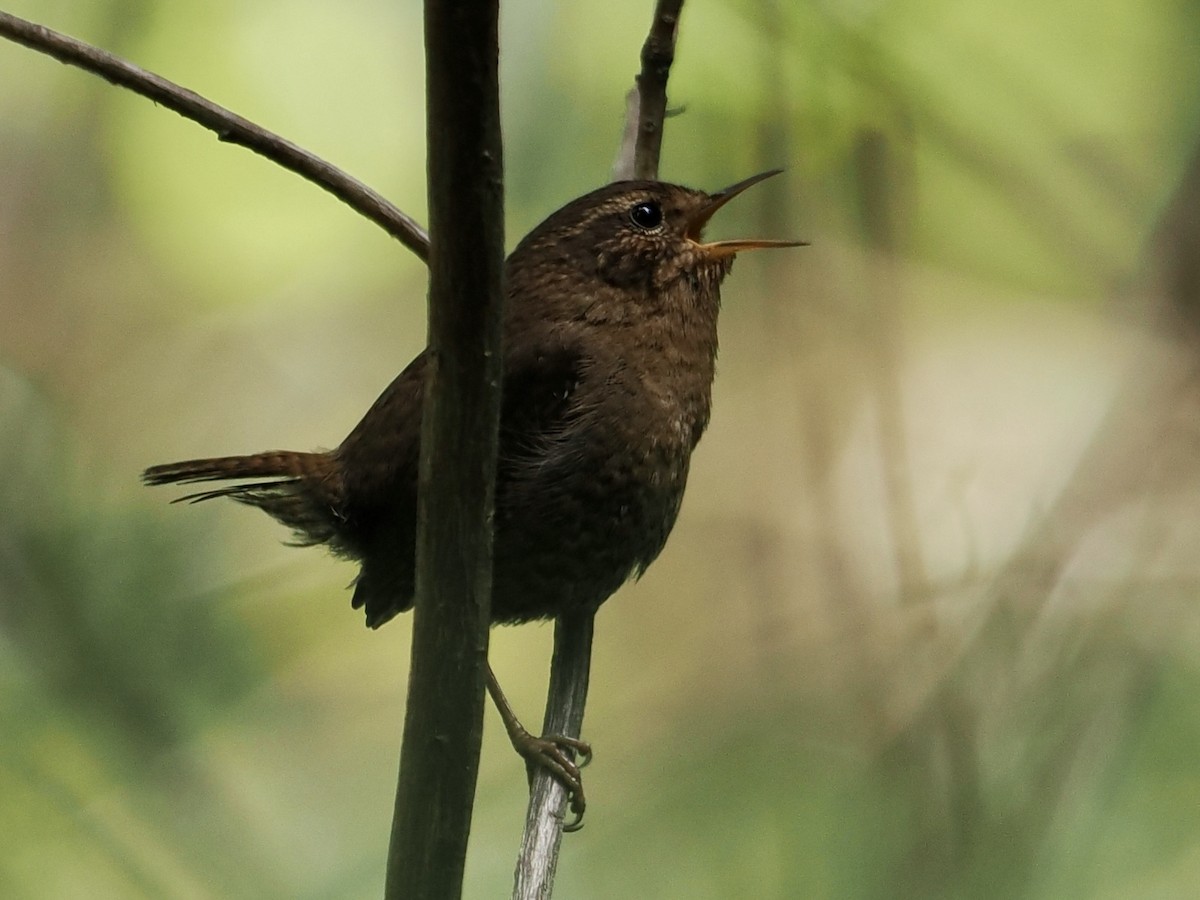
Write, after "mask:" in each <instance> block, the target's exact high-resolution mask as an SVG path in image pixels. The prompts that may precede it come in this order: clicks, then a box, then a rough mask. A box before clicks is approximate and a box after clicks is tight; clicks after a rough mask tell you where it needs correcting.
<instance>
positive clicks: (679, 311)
mask: <svg viewBox="0 0 1200 900" xmlns="http://www.w3.org/2000/svg"><path fill="white" fill-rule="evenodd" d="M775 174H778V171H777V170H776V171H771V172H764V173H762V174H760V175H755V176H754V177H752V178H748V179H746V180H745V181H741V182H739V183H737V184H735V185H733V186H732V187H729V188H726V189H725V190H723V191H719V192H717V193H715V194H706V193H704V192H703V191H698V190H692V189H690V188H686V187H680V186H679V185H674V184H667V183H665V182H658V181H624V182H617V183H614V184H609V185H607V186H605V187H602V188H600V189H599V190H596V191H593V192H591V193H590V194H587V195H585V196H583V197H580V198H579V199H577V200H574V201H572V202H571V203H568V204H567V205H566V206H564V207H563V208H562V209H560V210H558V212H556V213H554V214H553V215H551V216H550V217H549V218H548V219H546V220H545V221H544V222H542V224H540V225H538V226H537V227H536V228H535V229H534V230H533V231H532V232H530V233H529V235H528V236H527V237H526V238H525V239H524V240H523V241H521V243H520V244H519V245H518V246H517V248H516V250H514V251H513V252H512V254H511V255H510V256H509V257H508V260H507V263H506V265H505V278H506V291H507V293H506V307H505V311H504V316H505V321H504V335H503V340H504V379H503V384H502V407H501V415H500V443H499V456H498V460H497V470H496V493H495V520H494V521H495V533H494V550H493V557H494V567H493V582H492V619H493V621H494V622H497V623H514V622H524V621H528V620H531V619H546V618H553V617H555V616H557V615H559V614H562V613H565V612H573V611H594V610H595V609H596V608H597V607H599V606H600V604H601V603H603V602H604V601H605V600H606V599H608V597H609V596H610V595H611V594H612V593H613V592H614V591H616V589H617V588H618V587H620V586H621V585H622V584H623V583H624V582H625V581H626V580H627V579H629V578H630V577H631V576H633V577H636V576H637V575H639V574H640V573H641V572H643V571H644V570H645V569H646V567H647V566H649V565H650V563H651V562H653V561H654V559H655V557H657V556H658V554H659V551H661V550H662V548H663V544H664V543H665V542H666V540H667V535H668V534H670V532H671V528H672V526H673V525H674V524H675V518H676V515H677V514H678V512H679V506H680V503H681V501H682V500H683V491H684V485H685V484H686V482H687V475H688V466H689V463H690V461H691V455H692V450H693V449H695V447H696V443H697V442H698V441H699V440H700V436H701V435H702V434H703V433H704V429H705V426H707V425H708V419H709V406H710V402H711V388H712V380H713V367H714V363H715V360H716V355H717V312H718V310H719V308H720V286H721V282H722V280H723V279H724V278H725V276H726V275H728V274H729V270H730V267H731V266H732V264H733V259H734V256H735V255H736V254H737V253H738V252H739V251H741V250H750V249H754V248H759V247H793V246H798V245H799V243H798V242H794V241H770V240H735V241H716V242H711V243H705V242H704V240H703V238H702V236H701V235H702V231H703V229H704V226H705V224H706V223H707V222H708V220H709V219H710V218H711V217H712V215H713V213H715V212H716V211H717V210H718V209H720V208H721V207H722V206H724V205H725V204H726V203H727V202H728V201H729V200H731V199H733V198H734V197H735V196H737V195H738V194H740V193H741V192H742V191H744V190H745V189H746V188H748V187H750V186H751V185H754V184H757V183H758V182H760V181H762V180H764V179H766V178H769V177H770V176H772V175H775ZM425 367H426V354H425V353H421V354H420V355H419V356H417V358H416V359H414V360H413V361H412V362H411V363H410V364H409V365H408V367H407V368H406V369H405V370H404V371H403V372H401V373H400V374H399V375H398V376H397V377H396V378H395V380H394V381H392V383H391V384H390V385H389V386H388V387H387V389H386V390H385V391H384V392H383V394H382V395H381V396H380V397H379V399H378V400H376V401H375V404H374V405H373V406H372V407H371V408H370V409H369V410H368V411H367V414H366V415H365V416H364V417H363V419H362V421H361V422H359V424H358V426H357V427H356V428H355V429H354V430H353V431H352V432H351V433H350V435H349V436H348V437H347V438H346V439H345V440H344V441H343V442H342V444H341V446H339V447H338V448H337V449H336V450H331V451H328V452H318V453H301V452H295V451H290V450H276V451H271V452H268V453H256V454H252V455H249V456H226V457H219V458H215V459H196V460H188V461H185V462H177V463H170V464H168V465H161V466H154V467H152V468H149V469H147V470H146V472H145V473H144V476H143V478H144V480H145V481H146V483H147V484H168V483H172V482H179V483H184V484H187V483H195V482H205V481H225V480H234V479H251V480H250V481H249V482H247V483H238V484H231V485H227V486H223V487H218V488H216V489H214V490H208V491H204V492H202V493H198V494H191V495H189V496H187V497H182V498H180V500H191V501H192V502H198V501H201V500H209V499H212V498H214V497H229V498H231V499H233V500H236V501H238V502H239V503H245V504H248V505H250V506H257V507H259V508H260V509H262V510H263V511H264V512H266V513H268V514H269V515H271V516H273V517H274V518H275V519H277V520H278V521H280V522H282V523H283V524H284V525H287V526H288V527H289V528H291V529H292V530H293V532H294V533H295V538H296V541H297V543H299V544H302V545H313V544H324V545H325V546H327V547H329V548H330V549H331V550H332V551H333V552H334V553H335V554H337V555H339V556H344V557H348V558H350V559H353V560H356V561H358V562H359V563H360V564H361V570H360V572H359V575H358V578H357V580H356V581H355V587H354V598H353V600H352V604H353V606H354V608H356V609H358V608H362V609H364V610H365V612H366V619H367V624H368V625H370V626H371V627H372V628H377V627H378V626H380V625H382V624H383V623H384V622H387V621H388V620H389V619H391V618H392V617H393V616H395V615H396V614H397V613H399V612H403V611H405V610H407V609H408V608H409V607H411V606H412V602H413V587H414V577H413V569H414V556H415V549H414V548H415V543H416V519H417V515H416V513H417V466H418V459H419V456H420V432H421V412H422V406H423V399H422V398H423V388H424V380H425ZM489 676H490V671H489ZM489 687H490V688H492V691H493V696H494V697H495V699H496V700H497V702H498V705H499V706H500V707H501V714H502V715H503V716H504V717H505V724H506V725H507V726H508V728H509V734H510V736H511V737H512V738H513V741H514V744H515V745H516V746H517V749H518V750H519V751H520V752H521V753H522V754H523V755H525V756H526V758H527V759H533V760H535V761H536V762H538V763H539V764H542V765H547V766H548V767H549V768H550V769H551V770H552V771H554V772H555V773H556V774H557V775H558V777H559V778H560V780H562V781H563V782H564V783H565V784H566V786H567V787H568V789H569V790H570V791H571V792H572V795H573V804H574V806H573V808H574V809H575V811H576V815H577V816H581V815H582V810H583V792H582V787H581V785H580V782H579V773H578V769H577V768H576V766H575V765H574V763H573V762H572V759H571V757H570V755H569V754H564V753H563V752H562V751H561V750H560V749H559V745H561V746H565V747H567V748H570V749H572V750H580V751H582V752H584V753H585V754H586V753H587V746H586V745H585V744H583V743H582V742H579V741H574V740H570V739H563V738H561V737H560V736H548V737H547V738H545V739H542V740H539V739H535V738H532V737H531V736H530V735H529V734H528V733H527V732H525V731H524V729H523V728H521V726H520V724H519V723H518V722H516V720H515V717H512V715H511V711H506V709H505V707H506V704H505V703H504V702H503V699H502V695H500V694H499V688H498V685H496V684H495V680H494V676H491V681H490V684H489ZM576 824H578V820H577V821H576Z"/></svg>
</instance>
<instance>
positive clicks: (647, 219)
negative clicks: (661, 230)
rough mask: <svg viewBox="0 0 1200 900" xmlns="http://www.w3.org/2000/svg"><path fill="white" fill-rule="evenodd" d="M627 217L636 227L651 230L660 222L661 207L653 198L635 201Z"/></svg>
mask: <svg viewBox="0 0 1200 900" xmlns="http://www.w3.org/2000/svg"><path fill="white" fill-rule="evenodd" d="M629 218H630V220H631V221H632V222H633V224H634V225H636V226H637V227H638V228H642V229H644V230H646V231H653V230H654V229H655V228H657V227H658V226H659V225H661V224H662V218H663V216H662V207H661V206H659V205H658V204H657V203H655V202H654V201H653V200H644V201H643V202H641V203H635V204H634V205H633V208H632V209H630V210H629Z"/></svg>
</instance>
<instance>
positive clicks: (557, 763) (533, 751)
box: [509, 729, 592, 832]
mask: <svg viewBox="0 0 1200 900" xmlns="http://www.w3.org/2000/svg"><path fill="white" fill-rule="evenodd" d="M509 737H511V738H512V745H513V749H514V750H516V751H517V752H518V753H519V754H521V756H522V757H523V758H524V759H525V765H526V768H527V770H528V773H529V780H530V782H531V783H532V781H533V773H534V769H535V768H537V767H540V768H543V769H545V770H546V771H547V772H549V773H550V777H552V778H553V779H554V780H555V781H557V782H558V783H559V784H561V785H562V786H563V788H564V789H565V790H566V792H567V802H568V805H569V806H570V809H571V815H572V816H573V817H574V818H572V819H571V820H570V821H569V822H566V823H565V824H564V825H563V831H567V832H570V831H578V830H579V829H580V828H582V827H583V812H584V810H585V809H586V808H587V800H586V798H585V797H584V793H583V778H582V775H581V773H580V771H579V770H580V769H582V768H583V767H584V766H586V765H587V764H588V763H590V762H591V761H592V746H591V744H589V743H587V741H581V740H579V739H578V738H573V737H567V736H566V735H565V734H546V735H543V736H542V737H534V736H533V735H532V734H530V733H529V732H528V731H525V730H524V729H521V731H520V732H517V733H512V734H510V735H509ZM577 753H578V754H579V761H578V762H576V761H575V754H577Z"/></svg>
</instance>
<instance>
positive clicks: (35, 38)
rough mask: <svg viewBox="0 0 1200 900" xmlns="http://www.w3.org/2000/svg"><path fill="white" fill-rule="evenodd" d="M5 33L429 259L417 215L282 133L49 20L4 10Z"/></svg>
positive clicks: (0, 33) (1, 28)
mask: <svg viewBox="0 0 1200 900" xmlns="http://www.w3.org/2000/svg"><path fill="white" fill-rule="evenodd" d="M0 37H6V38H8V39H9V40H11V41H14V42H16V43H18V44H22V45H24V46H26V47H29V48H30V49H32V50H36V51H38V52H39V53H45V54H46V55H48V56H52V57H54V58H55V59H57V60H58V61H59V62H61V63H66V64H67V65H72V66H78V67H79V68H81V69H83V70H85V71H88V72H91V73H93V74H95V75H99V76H100V77H101V78H104V79H106V80H107V81H110V82H112V83H113V84H115V85H118V86H120V87H124V88H128V89H129V90H131V91H133V92H134V93H136V94H141V95H142V96H143V97H147V98H149V99H150V100H153V101H154V102H155V103H157V104H159V105H160V106H165V107H166V108H167V109H170V110H172V111H174V112H177V113H179V115H181V116H183V117H184V118H185V119H191V120H192V121H193V122H196V123H197V124H199V125H203V126H204V127H205V128H207V129H209V130H210V131H213V132H216V135H217V138H218V139H219V140H221V141H224V142H226V143H229V144H237V145H238V146H241V147H245V148H246V149H247V150H251V151H253V152H254V153H257V154H258V155H259V156H265V157H266V158H267V159H269V160H271V161H272V162H274V163H277V164H279V165H281V166H283V167H284V168H285V169H288V170H290V171H292V172H295V173H296V174H297V175H299V176H301V177H302V178H306V179H308V180H309V181H311V182H312V183H313V184H315V185H317V186H318V187H320V188H323V189H324V190H326V191H328V192H329V193H331V194H333V196H335V197H337V198H338V199H339V200H341V201H342V202H343V203H345V204H346V205H348V206H349V207H350V208H351V209H353V210H355V211H356V212H358V213H359V214H360V215H362V216H365V217H366V218H368V219H370V220H371V221H372V222H374V223H375V224H376V225H378V226H379V227H381V228H382V229H383V230H384V231H386V232H387V233H388V234H390V235H391V236H392V237H394V238H396V239H397V240H398V241H400V243H402V244H403V245H404V246H405V247H408V248H409V249H410V250H412V252H413V253H415V254H417V256H419V257H420V258H421V259H422V260H424V261H426V262H428V261H429V236H428V235H427V234H426V233H425V230H424V229H423V228H422V227H421V226H420V225H418V224H417V223H416V222H415V221H414V220H413V219H411V218H410V217H409V216H407V215H405V214H404V213H403V212H401V211H400V210H399V209H398V208H397V207H396V206H394V205H393V204H392V203H391V202H389V201H388V200H386V199H385V198H384V197H383V196H382V195H380V194H378V193H376V192H375V191H373V190H372V189H371V188H369V187H367V186H366V185H365V184H363V183H362V182H361V181H358V180H357V179H355V178H353V177H351V176H350V175H348V174H346V173H345V172H343V171H342V170H341V169H339V168H337V167H336V166H333V165H331V164H329V163H327V162H325V160H323V159H321V158H320V157H319V156H315V155H313V154H312V153H310V152H308V151H307V150H304V149H303V148H301V147H297V146H296V145H295V144H293V143H291V142H290V141H288V140H285V139H284V138H282V137H280V136H279V135H277V134H274V133H273V132H270V131H267V130H266V129H265V128H262V127H260V126H258V125H255V124H254V123H253V122H251V121H249V120H248V119H243V118H242V117H241V116H239V115H237V114H236V113H233V112H230V111H229V110H227V109H225V108H224V107H222V106H218V105H217V104H215V103H213V102H212V101H210V100H206V99H205V98H203V97H201V96H200V95H199V94H197V93H195V92H193V91H190V90H188V89H187V88H185V87H181V86H179V85H177V84H175V83H174V82H171V81H168V80H167V79H165V78H162V77H161V76H159V75H155V74H154V73H153V72H148V71H146V70H145V69H142V68H140V67H139V66H135V65H134V64H133V63H130V62H127V61H125V60H123V59H121V58H120V57H118V56H114V55H113V54H111V53H108V52H106V51H104V50H101V49H99V48H98V47H93V46H91V45H90V44H85V43H84V42H83V41H78V40H76V39H75V38H72V37H68V36H67V35H65V34H61V33H59V32H57V31H54V30H52V29H50V28H47V27H45V26H44V25H38V24H36V23H34V22H29V21H26V20H25V19H21V18H18V17H17V16H14V15H10V14H9V13H6V12H0Z"/></svg>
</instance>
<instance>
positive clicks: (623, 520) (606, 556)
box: [492, 441, 691, 622]
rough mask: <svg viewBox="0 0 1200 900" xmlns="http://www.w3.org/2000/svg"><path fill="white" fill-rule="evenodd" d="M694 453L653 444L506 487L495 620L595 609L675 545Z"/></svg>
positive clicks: (501, 489) (499, 523) (502, 489)
mask: <svg viewBox="0 0 1200 900" xmlns="http://www.w3.org/2000/svg"><path fill="white" fill-rule="evenodd" d="M690 450H691V448H690V447H686V449H685V447H684V446H683V445H681V444H677V445H674V446H669V445H667V444H666V443H664V442H661V441H659V442H649V441H648V442H646V443H644V444H643V446H641V447H636V448H631V447H630V446H628V444H626V445H625V446H623V447H622V448H621V451H620V452H618V453H613V454H608V455H600V454H596V455H593V456H592V457H591V458H590V459H588V460H579V461H578V463H579V464H577V465H573V466H571V467H570V468H569V469H563V468H560V469H553V468H548V469H547V470H546V471H544V472H541V473H538V477H537V478H535V479H534V480H533V481H529V480H517V479H513V480H509V479H506V478H504V477H502V478H501V479H500V481H499V483H498V484H497V494H496V531H495V546H494V553H493V558H494V559H495V567H494V570H493V571H494V577H493V584H492V618H493V620H494V621H496V622H521V621H527V620H529V619H539V618H551V617H554V616H557V615H559V614H561V613H564V612H569V611H576V610H584V609H595V608H596V607H598V606H599V605H600V604H601V603H603V602H604V601H605V600H607V599H608V597H609V596H610V595H611V594H612V593H613V592H614V591H616V590H617V588H619V587H620V586H621V585H622V584H623V583H624V582H625V581H626V580H628V578H629V577H630V576H631V575H634V574H640V572H641V571H642V570H643V569H645V567H646V566H648V565H649V564H650V563H651V562H652V561H653V560H654V558H655V557H656V556H658V554H659V551H661V550H662V548H663V545H664V544H665V543H666V540H667V536H668V535H669V534H670V532H671V528H672V527H673V526H674V524H675V518H676V516H677V515H678V512H679V506H680V503H681V501H682V499H683V491H684V487H685V485H686V482H687V471H688V457H689V455H690Z"/></svg>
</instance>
